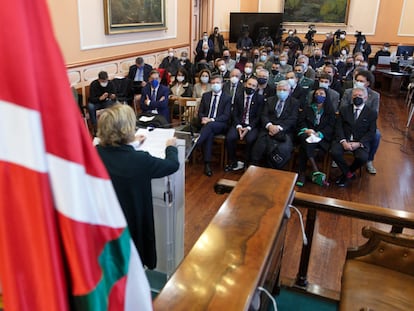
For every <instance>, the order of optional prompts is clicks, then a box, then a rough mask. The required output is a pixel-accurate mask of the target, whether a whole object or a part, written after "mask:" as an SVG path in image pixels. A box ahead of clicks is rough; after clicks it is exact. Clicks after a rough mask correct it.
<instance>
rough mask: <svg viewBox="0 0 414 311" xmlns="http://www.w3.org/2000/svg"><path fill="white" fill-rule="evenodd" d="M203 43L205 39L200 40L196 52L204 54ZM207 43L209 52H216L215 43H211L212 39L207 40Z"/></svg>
mask: <svg viewBox="0 0 414 311" xmlns="http://www.w3.org/2000/svg"><path fill="white" fill-rule="evenodd" d="M203 43H204V40H203V39H200V40H198V42H197V46H196V52H197V53H200V52H201V53H202V52H203ZM207 43H208V49H209V52H212V53H213V52H214V43H213V41H211V40H210V39H208V40H207Z"/></svg>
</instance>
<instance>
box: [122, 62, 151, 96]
mask: <svg viewBox="0 0 414 311" xmlns="http://www.w3.org/2000/svg"><path fill="white" fill-rule="evenodd" d="M151 70H152V66H151V65H148V64H145V62H144V59H143V58H142V57H137V59H136V60H135V65H132V66H131V67H129V72H128V78H129V79H130V80H131V81H132V91H133V92H134V95H138V94H141V92H142V88H143V87H144V86H145V85H146V84H147V82H148V78H149V75H150V72H151ZM137 100H139V98H138V99H137Z"/></svg>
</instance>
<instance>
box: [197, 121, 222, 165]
mask: <svg viewBox="0 0 414 311" xmlns="http://www.w3.org/2000/svg"><path fill="white" fill-rule="evenodd" d="M226 130H227V123H224V122H216V121H213V122H209V123H207V124H205V125H203V127H202V128H201V131H200V137H199V138H198V141H197V146H201V147H202V148H203V155H204V162H211V154H212V150H213V142H214V136H215V135H219V134H225V133H226Z"/></svg>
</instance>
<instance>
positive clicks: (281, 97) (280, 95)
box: [277, 91, 289, 100]
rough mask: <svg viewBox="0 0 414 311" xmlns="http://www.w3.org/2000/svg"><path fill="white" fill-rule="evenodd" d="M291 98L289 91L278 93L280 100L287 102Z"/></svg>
mask: <svg viewBox="0 0 414 311" xmlns="http://www.w3.org/2000/svg"><path fill="white" fill-rule="evenodd" d="M288 96H289V92H288V91H277V97H278V98H279V99H280V100H286V98H288Z"/></svg>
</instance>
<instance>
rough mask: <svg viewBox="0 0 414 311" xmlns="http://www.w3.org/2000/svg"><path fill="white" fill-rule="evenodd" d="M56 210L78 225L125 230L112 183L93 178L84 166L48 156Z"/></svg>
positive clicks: (123, 218) (123, 219) (124, 222)
mask: <svg viewBox="0 0 414 311" xmlns="http://www.w3.org/2000/svg"><path fill="white" fill-rule="evenodd" d="M48 162H49V167H50V173H49V175H50V179H51V185H52V192H53V195H54V200H55V205H56V209H57V210H58V211H59V212H61V213H62V214H64V215H65V216H67V217H69V218H71V219H73V220H76V221H80V222H87V223H90V224H94V225H104V226H108V227H113V228H120V227H126V225H127V224H126V221H125V217H124V214H123V213H122V210H121V206H120V204H119V201H118V198H117V197H116V194H115V191H114V190H113V187H112V183H111V180H110V179H108V180H105V179H102V178H97V177H92V176H90V175H88V174H86V172H85V167H84V166H82V165H80V164H78V163H74V162H70V161H68V160H65V159H62V158H59V157H56V156H54V155H50V154H49V155H48Z"/></svg>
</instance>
